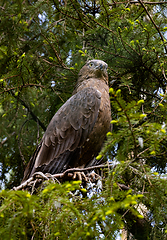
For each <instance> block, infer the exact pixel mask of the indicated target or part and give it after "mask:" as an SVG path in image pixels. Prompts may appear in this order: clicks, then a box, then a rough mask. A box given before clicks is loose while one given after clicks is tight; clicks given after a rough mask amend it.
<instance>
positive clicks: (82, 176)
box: [73, 172, 88, 182]
mask: <svg viewBox="0 0 167 240" xmlns="http://www.w3.org/2000/svg"><path fill="white" fill-rule="evenodd" d="M76 178H78V179H79V180H80V181H82V179H83V180H84V181H86V182H87V181H88V179H87V177H86V175H85V173H84V172H74V175H73V179H76Z"/></svg>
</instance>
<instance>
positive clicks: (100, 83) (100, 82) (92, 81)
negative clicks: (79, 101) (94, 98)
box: [73, 78, 109, 94]
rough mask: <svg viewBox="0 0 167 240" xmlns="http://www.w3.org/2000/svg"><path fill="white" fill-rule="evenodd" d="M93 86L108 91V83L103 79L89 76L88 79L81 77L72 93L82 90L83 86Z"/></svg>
mask: <svg viewBox="0 0 167 240" xmlns="http://www.w3.org/2000/svg"><path fill="white" fill-rule="evenodd" d="M88 87H93V88H96V89H97V90H99V91H100V90H101V89H105V90H106V91H107V92H108V91H109V89H108V85H107V84H106V81H105V80H104V79H97V78H89V79H84V81H83V79H82V81H78V82H77V84H76V86H75V89H74V91H73V94H75V93H77V92H79V91H81V90H83V89H84V88H88Z"/></svg>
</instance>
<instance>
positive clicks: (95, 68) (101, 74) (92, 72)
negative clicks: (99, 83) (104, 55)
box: [79, 59, 108, 83]
mask: <svg viewBox="0 0 167 240" xmlns="http://www.w3.org/2000/svg"><path fill="white" fill-rule="evenodd" d="M107 68H108V65H107V63H105V62H104V61H102V60H96V59H94V60H90V61H88V62H87V63H86V64H85V65H84V66H83V67H82V68H81V70H80V72H79V77H82V78H84V79H85V78H86V79H88V78H98V79H103V80H105V82H106V83H108V74H107Z"/></svg>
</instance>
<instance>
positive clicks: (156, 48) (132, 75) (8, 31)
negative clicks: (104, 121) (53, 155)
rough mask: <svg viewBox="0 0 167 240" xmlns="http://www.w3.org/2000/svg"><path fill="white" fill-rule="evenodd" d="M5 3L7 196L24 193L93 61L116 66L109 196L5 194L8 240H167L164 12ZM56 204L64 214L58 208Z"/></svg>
mask: <svg viewBox="0 0 167 240" xmlns="http://www.w3.org/2000/svg"><path fill="white" fill-rule="evenodd" d="M1 2H2V3H1V7H0V12H1V14H0V36H1V37H0V121H1V125H0V180H1V183H2V184H1V188H10V189H11V188H12V187H13V186H16V185H18V184H19V183H20V181H21V179H22V177H23V172H24V168H25V166H26V164H27V163H28V161H29V159H30V157H31V155H32V153H33V151H34V150H35V148H36V146H37V144H38V142H39V141H40V139H41V137H42V135H43V133H44V131H45V129H46V126H47V125H48V123H49V121H50V120H51V118H52V116H53V115H54V114H55V112H56V111H57V110H58V109H59V107H60V106H61V105H62V104H63V103H64V102H65V101H66V100H67V99H68V98H69V97H70V96H71V94H72V91H73V88H74V86H75V82H76V79H77V73H78V71H79V69H80V68H81V67H82V66H83V64H84V63H85V62H86V61H87V60H89V59H93V58H98V59H102V60H104V61H106V62H107V64H108V73H109V84H110V87H111V88H110V96H111V108H112V119H113V120H112V124H113V130H112V132H109V133H108V134H107V141H106V144H105V146H104V148H103V149H102V151H101V153H100V154H99V156H98V157H97V159H101V158H102V157H104V159H107V160H108V161H109V162H110V164H111V163H112V164H113V165H112V166H110V168H111V169H110V171H109V172H108V171H104V176H105V178H106V180H105V182H104V184H103V185H104V189H103V191H102V192H101V193H98V194H97V195H94V196H93V197H91V198H87V197H85V198H80V197H79V196H78V197H77V196H75V197H72V196H71V195H70V197H69V192H68V191H72V192H73V190H74V189H73V188H76V189H79V190H81V189H80V186H79V185H77V186H76V187H75V184H74V185H73V184H72V185H71V186H69V187H68V184H67V185H62V186H61V185H49V186H48V187H47V188H46V189H45V190H43V192H41V193H40V192H39V194H37V195H36V196H30V195H29V194H28V193H27V192H14V191H6V190H5V191H2V192H1V199H2V205H1V210H0V214H1V218H0V221H1V223H0V225H1V226H3V227H2V228H0V232H1V238H2V239H31V238H33V236H34V239H35V238H36V239H66V238H69V239H71V238H74V239H79V238H80V239H97V238H99V237H100V236H103V234H104V236H105V237H106V238H107V239H108V238H109V237H110V239H112V238H113V239H116V235H117V233H118V232H119V229H120V228H121V229H122V226H123V224H124V225H125V227H126V228H128V230H129V232H131V233H132V234H133V235H134V236H135V238H136V239H142V240H143V239H158V238H161V239H165V238H166V233H167V229H166V215H167V214H166V209H167V208H166V207H167V206H166V202H167V201H166V193H167V189H166V185H165V179H166V175H165V174H166V163H167V161H166V156H167V149H166V146H167V141H166V123H167V119H166V111H167V97H166V80H167V77H166V72H167V63H166V53H167V47H166V30H167V28H166V24H167V18H166V5H165V4H162V2H161V3H160V4H157V2H156V4H153V3H152V4H149V2H147V3H145V2H142V1H139V2H136V3H134V2H133V3H131V2H129V3H127V1H125V2H124V1H123V2H122V1H121V2H120V1H118V2H115V1H114V2H112V1H107V0H100V1H76V0H72V1H68V0H67V1H57V0H53V1H46V0H42V1H23V0H17V1H5V0H2V1H1ZM70 184H71V183H70ZM119 184H123V185H125V186H128V187H129V189H132V191H131V192H128V190H121V188H120V185H119ZM141 194H142V195H143V197H142V198H140V197H139V196H140V195H141ZM55 201H57V202H58V203H59V204H61V206H58V207H54V206H55ZM136 202H137V203H136ZM141 203H142V204H143V205H144V206H145V207H146V212H147V217H146V218H145V217H144V220H145V221H146V222H147V223H148V233H147V234H146V235H142V238H141V236H139V235H138V233H137V230H136V229H135V226H137V229H140V230H141V228H142V227H141V225H138V223H139V222H138V219H139V218H140V217H141V216H139V215H140V213H139V210H136V209H137V208H136V205H137V204H139V205H140V204H141ZM49 210H50V211H49ZM69 216H70V217H69ZM137 216H138V217H137ZM143 216H144V215H143ZM141 219H142V218H141ZM134 224H136V225H134ZM150 224H151V227H150ZM144 225H146V224H145V222H144ZM133 229H135V232H133ZM63 234H64V235H63ZM100 234H101V235H100ZM97 236H98V237H97Z"/></svg>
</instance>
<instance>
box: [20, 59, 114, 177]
mask: <svg viewBox="0 0 167 240" xmlns="http://www.w3.org/2000/svg"><path fill="white" fill-rule="evenodd" d="M107 67H108V65H107V64H106V63H105V62H103V61H101V60H91V61H88V62H87V63H86V65H84V66H83V67H82V69H81V70H80V72H79V77H78V81H77V84H76V88H75V90H74V92H73V96H72V97H71V98H69V99H68V100H67V102H66V103H64V105H63V106H62V107H61V108H60V109H59V110H58V111H57V113H56V114H55V115H54V117H53V118H52V120H51V122H50V123H49V125H48V127H47V129H46V132H45V134H44V136H43V138H42V140H41V143H40V144H39V146H38V147H37V149H36V151H35V152H34V154H33V156H32V157H31V159H30V162H29V164H28V166H27V167H26V169H25V172H24V178H23V181H22V182H24V181H25V180H27V179H28V178H29V177H31V176H32V175H33V173H34V172H37V171H41V172H43V173H51V174H54V173H60V172H63V171H64V170H66V169H68V168H73V167H85V166H86V165H87V164H88V163H89V162H90V161H91V160H92V159H93V158H94V157H95V156H97V154H98V152H99V151H100V150H101V147H102V144H103V142H104V139H105V136H106V133H107V132H108V131H109V130H110V121H111V109H110V99H109V87H108V74H107Z"/></svg>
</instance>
